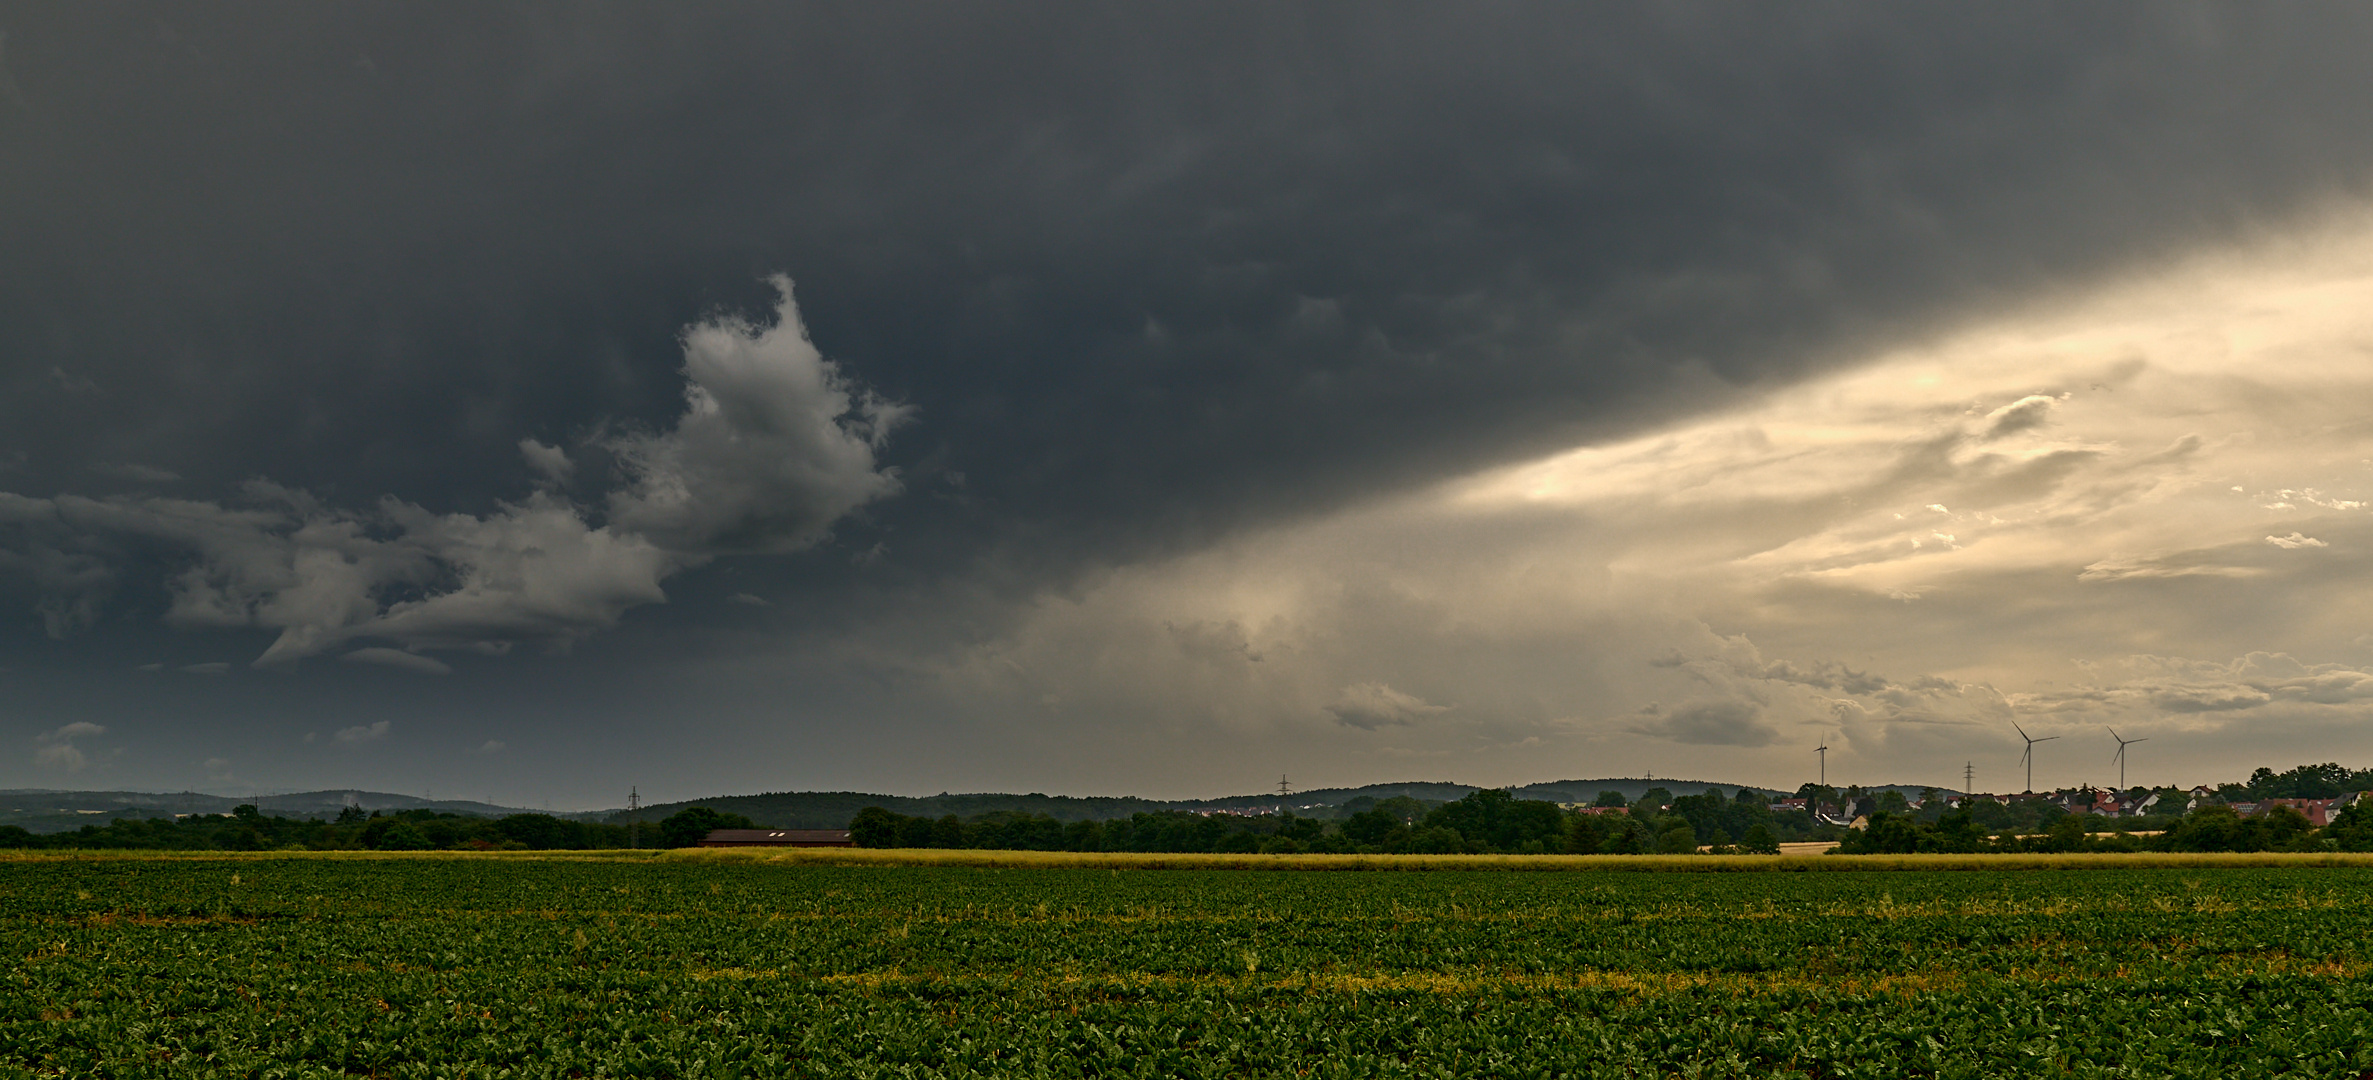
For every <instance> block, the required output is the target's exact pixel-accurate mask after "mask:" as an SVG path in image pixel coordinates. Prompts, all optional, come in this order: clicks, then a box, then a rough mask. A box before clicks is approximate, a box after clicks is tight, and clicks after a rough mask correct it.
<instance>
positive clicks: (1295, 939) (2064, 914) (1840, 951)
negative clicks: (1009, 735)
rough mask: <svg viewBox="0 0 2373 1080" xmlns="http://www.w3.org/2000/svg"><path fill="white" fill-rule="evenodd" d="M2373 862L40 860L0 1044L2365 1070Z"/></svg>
mask: <svg viewBox="0 0 2373 1080" xmlns="http://www.w3.org/2000/svg"><path fill="white" fill-rule="evenodd" d="M2368 885H2373V872H2369V871H2365V870H2357V869H2345V868H2338V869H2335V868H2317V869H2288V870H2284V869H2272V870H2263V869H2256V870H2216V869H2205V870H2190V869H2186V870H2110V871H2025V872H2001V873H1988V872H1952V873H1920V872H1902V873H1886V874H1858V873H1824V874H1724V875H1704V874H1686V875H1683V874H1640V873H1592V872H1573V873H1563V874H1511V873H1489V872H1479V873H1478V872H1445V873H1431V874H1345V873H1332V874H1321V873H1294V872H1272V873H1246V872H1193V871H1173V872H1148V871H1102V870H977V869H931V868H896V869H881V868H835V867H802V866H785V865H766V864H752V863H741V862H699V861H670V862H651V861H608V862H603V861H558V860H526V859H503V860H496V859H483V860H460V859H418V860H326V859H271V860H222V861H203V860H188V859H184V860H177V861H148V860H136V859H110V860H87V861H75V860H50V861H26V862H20V863H16V864H12V865H10V866H9V867H8V868H7V874H6V876H5V877H0V956H6V957H8V958H9V963H10V966H11V970H10V971H9V973H8V977H9V979H10V983H11V986H12V988H13V989H14V990H15V991H16V992H15V993H12V994H8V995H0V1068H4V1069H12V1070H18V1071H21V1072H22V1073H23V1074H28V1075H123V1074H144V1075H193V1076H194V1075H289V1076H298V1075H324V1076H327V1075H338V1074H346V1075H354V1074H363V1075H381V1076H411V1075H418V1076H461V1075H487V1076H493V1075H506V1074H507V1075H514V1076H569V1075H587V1076H593V1075H619V1076H628V1075H638V1076H711V1075H716V1076H726V1075H784V1076H811V1075H813V1076H826V1075H830V1076H865V1075H882V1076H890V1075H905V1076H987V1075H1050V1076H1085V1075H1110V1076H1135V1075H1148V1076H1151V1075H1163V1076H1204V1075H1209V1076H1252V1075H1285V1074H1296V1073H1304V1072H1307V1074H1308V1075H1315V1076H1419V1075H1478V1074H1492V1075H1509V1076H1556V1075H1569V1076H1666V1075H1684V1074H1694V1075H1715V1076H1822V1077H1844V1076H1907V1075H1935V1076H1963V1075H1966V1076H2013V1075H2016V1076H2028V1075H2032V1076H2045V1075H2099V1076H2141V1075H2154V1076H2187V1075H2198V1076H2207V1075H2252V1076H2285V1075H2288V1076H2332V1077H2340V1076H2356V1075H2358V1073H2359V1072H2361V1071H2362V1070H2363V1069H2365V1068H2366V1067H2367V1066H2368V1065H2373V1053H2369V1052H2368V1050H2367V1049H2366V1048H2368V1047H2373V1021H2368V1020H2367V1019H2366V1017H2368V1016H2373V1009H2368V1006H2373V980H2369V979H2368V978H2367V975H2368V972H2369V971H2373V916H2369V915H2368V914H2367V909H2366V905H2365V904H2364V902H2363V901H2364V897H2365V890H2366V887H2367V886H2368Z"/></svg>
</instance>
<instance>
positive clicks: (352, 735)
mask: <svg viewBox="0 0 2373 1080" xmlns="http://www.w3.org/2000/svg"><path fill="white" fill-rule="evenodd" d="M389 727H390V724H389V722H388V721H385V720H381V721H379V722H377V723H374V724H367V725H366V724H356V725H354V726H353V727H345V728H339V729H338V734H337V735H336V736H335V738H336V739H337V740H338V741H339V742H342V743H345V744H347V745H349V746H353V745H356V744H359V743H367V742H376V741H378V740H380V739H384V738H386V737H387V729H388V728H389Z"/></svg>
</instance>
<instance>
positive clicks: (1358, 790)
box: [589, 777, 1922, 829]
mask: <svg viewBox="0 0 2373 1080" xmlns="http://www.w3.org/2000/svg"><path fill="white" fill-rule="evenodd" d="M1659 787H1660V788H1663V789H1665V790H1666V791H1670V792H1672V793H1673V794H1675V795H1697V794H1702V793H1703V792H1704V791H1705V790H1706V789H1707V788H1713V787H1718V788H1721V789H1722V791H1723V793H1724V794H1726V795H1736V794H1737V793H1738V791H1739V788H1740V785H1738V784H1722V783H1715V782H1712V781H1706V780H1667V779H1661V778H1660V779H1655V780H1648V779H1643V778H1640V777H1631V778H1628V779H1610V780H1554V781H1549V782H1545V783H1538V784H1524V785H1521V786H1518V787H1512V788H1509V789H1508V791H1509V792H1510V793H1511V794H1513V795H1515V796H1516V797H1517V798H1520V799H1540V800H1543V801H1546V802H1590V801H1593V800H1595V799H1597V798H1598V793H1599V792H1602V791H1619V792H1622V793H1623V797H1624V798H1625V799H1637V798H1639V797H1640V796H1642V795H1645V794H1647V792H1648V789H1649V788H1659ZM1888 787H1892V788H1893V789H1894V790H1897V791H1902V792H1904V793H1905V794H1906V795H1911V796H1917V795H1918V794H1919V793H1920V791H1921V790H1922V789H1921V788H1919V787H1916V786H1905V785H1888ZM1477 790H1480V789H1479V788H1477V787H1476V786H1475V785H1473V784H1457V783H1451V782H1448V781H1403V782H1399V783H1388V784H1369V785H1366V786H1364V787H1355V788H1312V789H1311V790H1309V791H1296V792H1293V793H1292V794H1289V795H1285V796H1282V797H1281V796H1279V795H1277V794H1275V793H1270V794H1265V795H1227V796H1222V797H1219V798H1214V799H1172V800H1162V799H1142V798H1136V797H1134V796H1126V795H1118V796H1074V795H1041V794H1037V793H1032V794H1028V795H1006V794H995V793H975V794H965V795H950V794H940V795H925V796H906V795H870V794H866V793H864V792H857V791H777V792H768V793H766V794H763V795H716V796H711V797H709V798H705V799H686V800H683V801H681V802H668V803H653V804H651V805H649V806H645V807H643V808H641V809H640V810H637V811H634V812H632V813H629V812H628V811H625V810H612V811H606V812H601V813H598V814H594V815H589V816H591V817H593V818H594V819H595V820H600V821H606V822H610V823H613V824H625V823H627V822H630V821H658V820H660V819H662V818H665V817H667V816H668V815H670V814H673V813H675V812H676V811H678V810H682V809H684V808H686V807H690V806H705V807H708V808H709V809H711V810H715V811H718V812H719V813H726V814H741V815H743V816H745V817H747V818H749V819H750V820H751V821H754V822H757V823H758V824H759V825H760V826H762V827H764V828H770V829H839V828H845V827H847V825H848V823H849V819H850V818H853V817H855V816H857V811H859V810H863V809H865V808H866V807H868V806H879V807H881V808H882V809H884V810H888V811H891V812H892V813H897V814H905V815H908V816H910V817H945V816H947V815H949V814H954V815H955V816H957V817H960V818H971V817H975V816H977V815H980V814H989V813H998V812H1004V813H1016V814H1045V815H1047V816H1048V817H1051V818H1054V819H1055V820H1057V821H1109V820H1111V819H1113V818H1125V817H1128V816H1129V815H1131V814H1140V813H1158V812H1161V811H1165V810H1190V811H1191V810H1246V809H1255V808H1261V807H1281V808H1284V809H1287V810H1291V811H1293V812H1294V813H1296V814H1299V815H1301V816H1303V817H1321V818H1331V817H1338V816H1341V815H1342V813H1343V811H1342V808H1343V807H1344V806H1345V805H1346V804H1348V803H1350V802H1351V801H1352V800H1354V799H1360V798H1367V799H1372V800H1375V801H1379V802H1381V801H1383V800H1385V799H1394V798H1403V797H1406V798H1412V799H1417V800H1419V801H1422V802H1428V803H1445V802H1451V801H1453V800H1456V799H1459V798H1463V797H1464V796H1466V795H1467V793H1469V792H1472V791H1477ZM1748 790H1751V791H1756V792H1759V793H1762V794H1764V795H1778V794H1793V791H1790V792H1785V793H1783V792H1778V791H1776V790H1774V789H1772V788H1759V787H1753V786H1751V785H1750V786H1749V787H1748ZM1866 790H1870V791H1880V790H1885V788H1884V787H1873V788H1868V789H1866Z"/></svg>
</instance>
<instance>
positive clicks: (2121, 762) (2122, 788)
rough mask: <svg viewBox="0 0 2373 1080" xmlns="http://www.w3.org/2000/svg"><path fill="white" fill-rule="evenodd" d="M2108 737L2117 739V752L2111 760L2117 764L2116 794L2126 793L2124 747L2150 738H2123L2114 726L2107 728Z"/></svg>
mask: <svg viewBox="0 0 2373 1080" xmlns="http://www.w3.org/2000/svg"><path fill="white" fill-rule="evenodd" d="M2105 726H2106V725H2105ZM2109 737H2110V738H2112V739H2116V740H2117V741H2118V753H2117V756H2116V757H2115V758H2114V759H2112V760H2114V761H2116V762H2117V765H2118V794H2119V795H2124V794H2125V793H2126V748H2127V747H2129V746H2132V745H2134V744H2135V743H2138V742H2149V741H2151V739H2150V736H2148V735H2145V736H2143V737H2142V738H2139V739H2128V738H2124V737H2122V736H2120V735H2119V734H2118V729H2116V728H2110V729H2109Z"/></svg>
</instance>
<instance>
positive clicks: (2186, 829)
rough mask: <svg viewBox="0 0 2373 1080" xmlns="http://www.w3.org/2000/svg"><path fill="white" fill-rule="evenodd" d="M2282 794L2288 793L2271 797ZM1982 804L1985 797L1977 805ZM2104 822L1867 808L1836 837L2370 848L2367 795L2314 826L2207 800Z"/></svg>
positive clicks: (1887, 842)
mask: <svg viewBox="0 0 2373 1080" xmlns="http://www.w3.org/2000/svg"><path fill="white" fill-rule="evenodd" d="M2271 797H2273V798H2290V797H2291V796H2271ZM1979 805H1981V806H1983V805H1990V804H1979ZM2117 824H2130V822H2111V821H2110V820H2108V819H2106V818H2102V817H2098V816H2095V815H2092V814H2063V815H2061V816H2060V817H2059V818H2058V819H2057V820H2055V821H2053V822H2052V823H2051V825H2050V826H2049V827H2047V828H2045V829H2044V830H2043V831H2041V832H2032V833H2002V834H1999V835H1993V834H1989V833H1988V832H1987V831H1986V829H1985V827H1984V825H1982V824H1981V823H1980V822H1979V820H1978V818H1977V816H1976V815H1973V814H1971V813H1970V812H1969V811H1968V810H1966V809H1964V810H1956V811H1953V812H1952V813H1949V814H1945V815H1944V816H1942V817H1941V818H1938V819H1937V820H1934V821H1922V820H1919V819H1918V818H1914V817H1909V816H1904V815H1898V814H1889V813H1886V812H1885V811H1881V812H1879V813H1876V814H1872V815H1871V817H1870V827H1869V828H1868V829H1861V830H1855V831H1853V832H1852V833H1850V834H1849V835H1848V836H1846V837H1845V839H1843V840H1841V841H1839V843H1838V847H1837V850H1838V851H1839V852H1841V853H1844V854H1849V855H1877V854H1912V853H1916V852H1938V853H1963V854H1966V853H1971V852H1980V851H2043V852H2072V851H2245V852H2246V851H2373V800H2368V801H2363V802H2356V803H2351V804H2349V805H2348V806H2346V807H2344V808H2342V809H2341V811H2340V813H2339V814H2337V815H2335V816H2334V818H2333V819H2332V823H2331V824H2330V825H2329V826H2326V827H2325V828H2321V829H2318V828H2316V827H2315V826H2314V825H2313V824H2312V823H2311V822H2309V821H2308V820H2307V815H2305V814H2302V813H2300V812H2298V811H2297V810H2294V809H2291V808H2290V807H2287V806H2276V807H2272V808H2270V809H2268V810H2266V811H2265V812H2264V813H2260V814H2254V815H2251V816H2249V817H2243V816H2241V814H2240V813H2239V812H2238V811H2236V810H2234V809H2233V808H2232V807H2230V806H2226V805H2224V804H2222V803H2210V804H2208V805H2205V806H2202V807H2200V808H2199V809H2196V810H2193V811H2192V812H2191V813H2188V814H2184V815H2182V816H2180V817H2174V818H2173V819H2172V820H2170V821H2169V822H2167V828H2166V829H2165V831H2163V832H2159V833H2157V834H2156V835H2150V834H2147V833H2135V832H2110V831H2108V830H2110V829H2111V827H2112V826H2113V825H2117Z"/></svg>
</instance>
